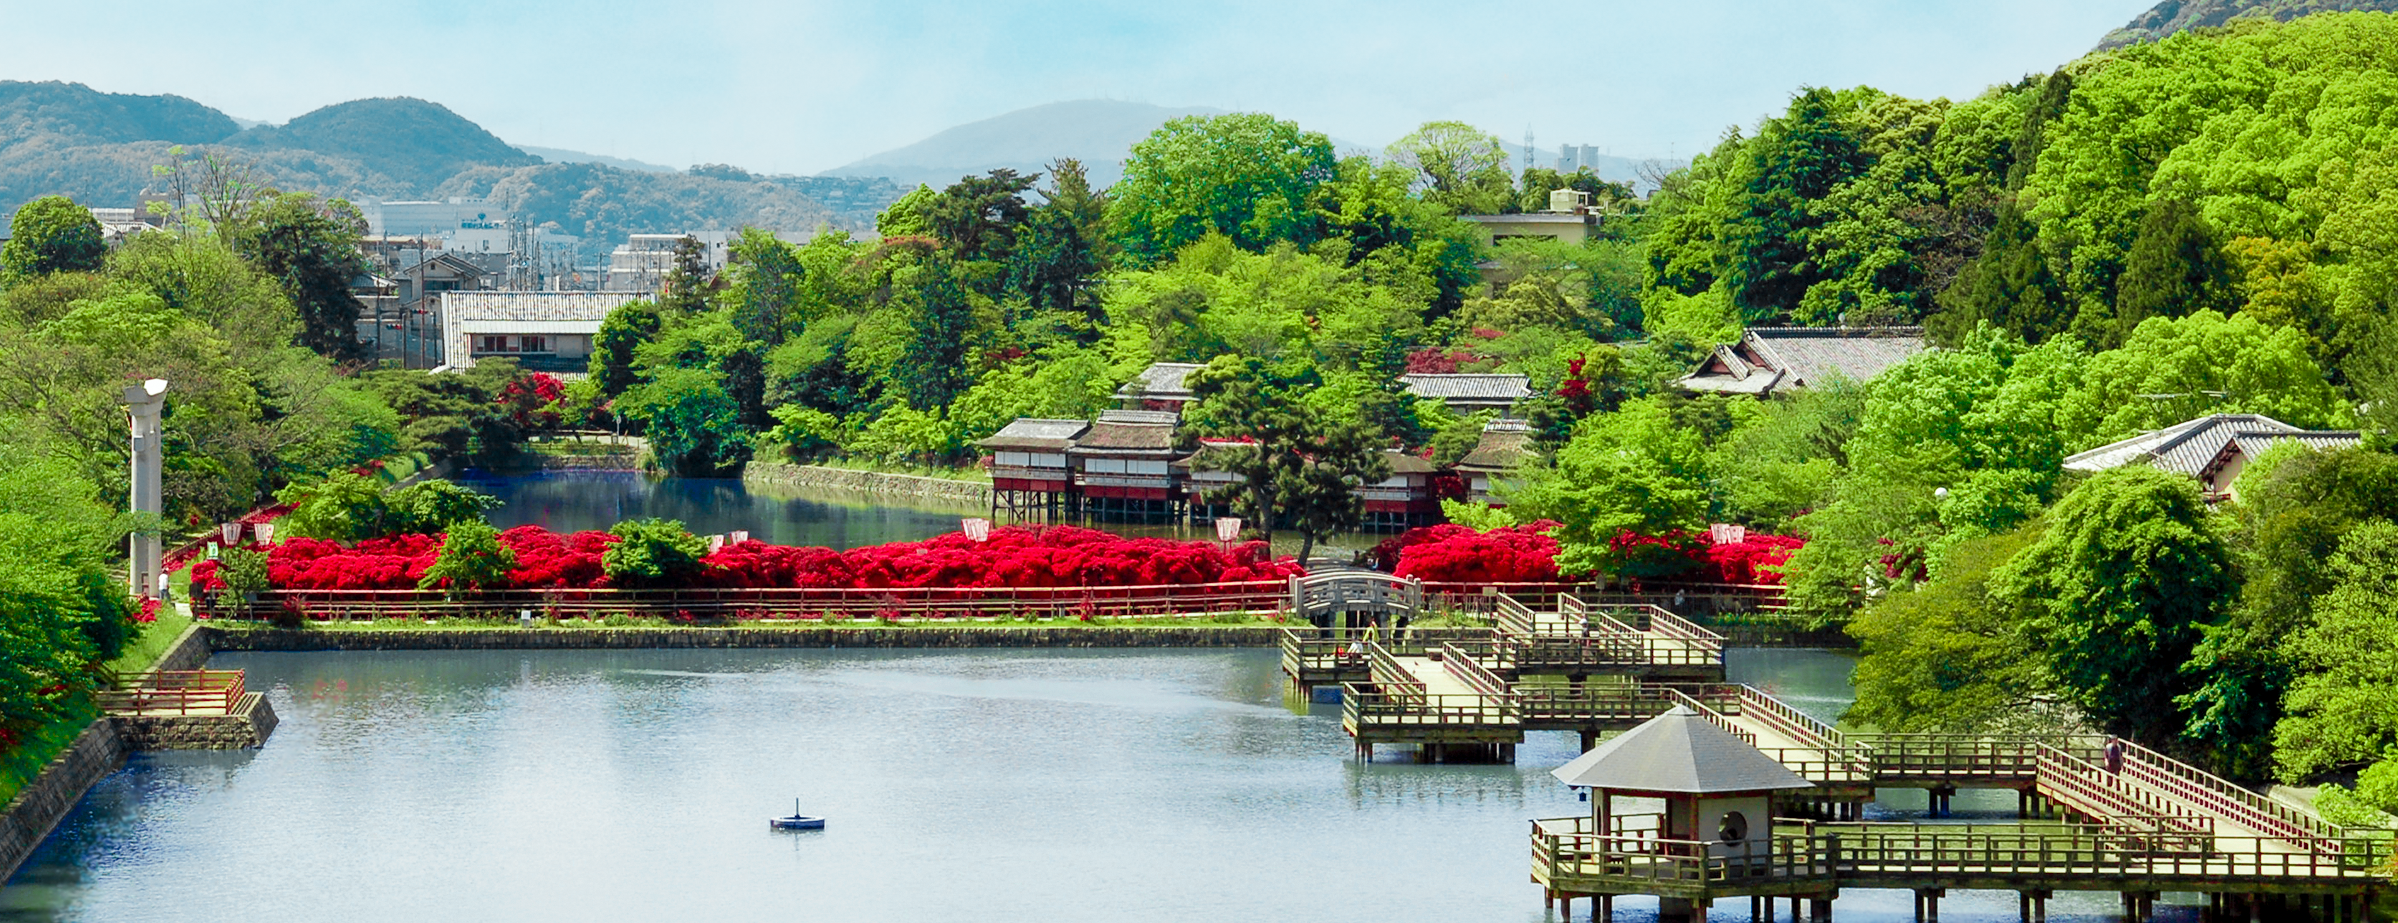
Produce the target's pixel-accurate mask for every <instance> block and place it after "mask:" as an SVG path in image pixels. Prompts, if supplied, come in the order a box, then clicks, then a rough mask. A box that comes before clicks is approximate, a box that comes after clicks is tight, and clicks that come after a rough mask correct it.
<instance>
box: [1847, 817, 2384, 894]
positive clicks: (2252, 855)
mask: <svg viewBox="0 0 2398 923" xmlns="http://www.w3.org/2000/svg"><path fill="white" fill-rule="evenodd" d="M1813 829H1814V830H1815V832H1816V833H1817V834H1818V835H1819V836H1828V837H1831V838H1835V839H1837V841H1838V843H1839V856H1838V858H1837V860H1836V863H1835V864H1836V867H1837V869H1838V872H1839V876H1840V877H1841V878H1843V879H1851V878H1872V877H1899V876H1916V877H1922V876H1937V875H1940V874H1944V873H1945V874H1957V875H1975V876H1993V875H2002V876H2008V877H2019V878H2024V879H2032V880H2039V879H2046V880H2047V881H2049V882H2069V881H2070V880H2071V879H2073V878H2075V877H2077V876H2092V877H2096V878H2100V879H2102V880H2103V879H2109V878H2119V877H2146V878H2178V879H2183V880H2188V881H2193V882H2219V881H2223V880H2225V879H2233V878H2286V879H2311V880H2321V879H2369V878H2373V877H2375V876H2376V875H2377V872H2376V869H2377V868H2379V867H2380V866H2381V865H2382V864H2385V863H2387V862H2388V861H2389V855H2390V853H2389V845H2388V844H2387V843H2386V842H2380V843H2379V844H2378V845H2375V844H2374V843H2373V842H2371V841H2358V842H2356V843H2353V844H2350V845H2352V846H2353V847H2354V848H2353V849H2351V850H2347V851H2336V852H2330V853H2325V852H2318V851H2315V850H2311V849H2299V848H2294V847H2295V846H2296V845H2297V844H2295V843H2293V842H2292V841H2290V840H2288V839H2284V838H2279V837H2230V836H2217V837H2211V838H2208V839H2207V841H2206V843H2205V845H2204V847H2203V848H2189V846H2188V844H2176V843H2174V842H2173V841H2172V840H2171V839H2170V838H2166V839H2160V838H2159V837H2157V836H2155V835H2153V834H2148V833H2136V832H2123V831H2119V830H2111V829H2098V830H2092V829H2089V828H2072V829H2069V830H2067V831H2064V832H2057V831H2032V830H2020V829H2019V830H2016V831H2013V832H1997V831H1969V832H1960V831H1958V830H1957V828H1955V827H1944V826H1941V825H1929V824H1926V825H1917V824H1818V825H1815V826H1814V827H1813Z"/></svg>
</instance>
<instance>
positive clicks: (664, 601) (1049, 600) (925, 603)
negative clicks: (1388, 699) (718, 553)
mask: <svg viewBox="0 0 2398 923" xmlns="http://www.w3.org/2000/svg"><path fill="white" fill-rule="evenodd" d="M218 595H219V596H220V597H221V596H222V595H223V594H218ZM1290 595H1291V594H1290V592H1289V588H1288V584H1287V583H1286V582H1285V581H1280V580H1274V581H1243V582H1238V583H1202V584H1161V585H1153V586H1114V587H880V588H873V589H851V588H833V587H716V588H694V589H676V590H630V589H540V590H477V591H472V592H469V593H466V594H464V595H463V597H461V598H451V597H450V596H449V595H448V594H447V593H446V592H444V591H441V590H272V591H268V592H265V593H261V594H259V597H258V602H256V603H254V604H246V605H245V604H234V603H228V602H225V601H223V600H221V599H219V600H209V601H204V604H203V605H202V607H201V609H202V614H203V615H207V616H209V617H214V618H234V619H257V618H266V617H269V616H274V615H276V614H278V613H294V614H297V615H299V616H301V617H303V618H313V619H377V618H403V617H405V618H438V617H444V616H462V615H476V616H490V615H494V614H502V615H511V616H512V615H514V614H516V613H518V612H520V611H528V610H529V611H532V612H534V613H537V614H539V615H541V616H543V617H546V618H597V617H604V616H608V615H615V614H628V615H658V616H702V617H722V618H733V619H752V618H772V619H852V618H857V619H864V618H886V617H893V618H908V619H926V618H932V619H940V618H991V617H999V616H1014V617H1025V618H1062V619H1077V618H1093V619H1099V618H1127V617H1159V616H1175V615H1200V614H1205V613H1220V612H1282V611H1286V610H1287V609H1288V608H1289V605H1290V601H1291V600H1290Z"/></svg>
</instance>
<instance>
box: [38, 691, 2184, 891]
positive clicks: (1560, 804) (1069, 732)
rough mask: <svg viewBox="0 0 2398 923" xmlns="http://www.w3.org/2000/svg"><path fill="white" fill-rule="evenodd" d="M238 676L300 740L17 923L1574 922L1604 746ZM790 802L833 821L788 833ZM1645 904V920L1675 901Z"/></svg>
mask: <svg viewBox="0 0 2398 923" xmlns="http://www.w3.org/2000/svg"><path fill="white" fill-rule="evenodd" d="M1847 662H1848V659H1847V658H1846V657H1843V656H1842V655H1838V654H1832V653H1827V652H1821V651H1741V652H1735V654H1734V655H1733V658H1732V663H1731V671H1732V674H1733V678H1734V679H1736V680H1740V681H1745V682H1750V683H1754V684H1757V685H1760V686H1764V687H1766V688H1769V689H1774V690H1776V691H1777V692H1781V693H1785V694H1789V695H1792V696H1793V697H1797V698H1801V699H1822V700H1825V701H1826V702H1828V703H1831V704H1829V705H1825V706H1823V707H1824V708H1826V709H1827V710H1825V711H1817V706H1814V705H1810V706H1807V707H1808V708H1809V710H1810V712H1811V713H1816V714H1818V715H1819V716H1823V717H1827V718H1828V717H1833V716H1836V713H1837V711H1838V702H1839V701H1840V700H1842V699H1844V698H1845V694H1846V677H1847V668H1846V664H1847ZM211 666H217V667H226V668H243V669H247V670H249V671H250V672H249V681H250V684H251V685H252V686H253V688H260V689H264V690H267V694H268V695H269V696H270V698H272V700H273V702H274V705H275V708H276V711H277V712H278V713H280V714H281V715H282V716H283V724H282V726H281V728H280V729H279V730H278V731H277V732H276V734H275V738H274V740H273V742H272V743H271V744H269V745H268V746H267V747H266V748H265V749H263V750H259V751H254V752H246V753H221V754H218V753H197V754H188V753H187V754H147V755H141V756H137V757H135V759H134V760H133V761H132V762H131V763H130V764H129V765H128V766H127V768H126V769H125V771H123V772H120V773H117V774H116V775H113V776H111V777H109V778H108V779H107V780H106V781H104V782H103V783H102V784H101V785H100V786H98V787H97V788H95V789H94V790H93V792H92V794H91V795H89V796H88V797H86V798H85V799H84V801H83V802H82V803H81V804H80V805H78V807H77V808H76V810H75V812H74V813H73V814H72V815H70V816H69V817H68V819H67V820H66V821H65V822H64V823H63V824H61V826H60V827H59V830H58V832H57V833H55V834H53V835H52V836H51V837H50V838H49V839H48V840H47V841H46V842H45V843H44V844H43V845H42V847H41V848H40V850H38V851H37V852H36V853H35V855H34V856H33V858H32V859H31V860H30V861H29V862H28V863H27V864H26V866H25V868H23V869H22V870H20V871H19V872H18V873H17V875H16V876H15V877H14V878H13V879H11V880H10V881H9V886H8V887H7V888H6V889H5V890H0V921H13V920H24V921H37V920H38V921H123V920H136V921H138V920H197V921H212V920H268V921H283V920H288V921H320V920H344V921H352V920H359V921H373V920H425V919H476V920H482V919H525V920H552V919H576V920H783V919H790V918H803V919H811V920H844V921H845V920H886V919H901V918H906V917H912V916H918V915H923V914H927V913H966V914H971V915H972V916H974V917H977V918H982V919H992V920H1034V919H1039V920H1127V919H1151V918H1163V919H1168V920H1175V919H1211V920H1212V919H1261V920H1308V921H1342V920H1357V921H1366V920H1373V921H1389V920H1409V921H1418V920H1425V921H1436V920H1476V921H1488V920H1499V921H1507V920H1517V921H1526V923H1530V921H1542V920H1554V917H1553V916H1549V915H1545V914H1544V913H1543V911H1542V909H1541V901H1540V894H1539V892H1538V890H1537V889H1536V888H1534V887H1532V886H1530V885H1528V884H1526V883H1525V878H1524V876H1525V871H1526V868H1525V863H1526V861H1527V859H1528V856H1527V852H1526V848H1525V838H1524V837H1525V832H1526V821H1527V820H1528V819H1530V818H1534V817H1558V816H1567V815H1573V814H1579V813H1581V812H1583V811H1586V810H1588V806H1587V805H1585V804H1583V803H1581V802H1579V801H1577V800H1576V799H1575V798H1574V795H1573V793H1572V792H1570V791H1569V790H1567V789H1565V788H1564V787H1563V786H1560V785H1558V784H1557V783H1556V781H1555V780H1554V779H1553V778H1551V777H1550V776H1549V774H1548V770H1550V769H1552V768H1555V767H1556V766H1558V765H1561V764H1563V763H1564V762H1565V761H1566V760H1568V759H1571V758H1572V757H1573V756H1574V754H1575V747H1576V739H1575V737H1574V735H1572V734H1566V733H1545V732H1544V733H1534V734H1531V735H1528V739H1527V740H1526V741H1525V743H1524V744H1523V745H1522V746H1521V747H1520V748H1519V749H1518V751H1517V752H1518V762H1517V764H1516V765H1513V766H1456V765H1416V764H1414V763H1412V762H1409V761H1407V760H1406V758H1405V756H1404V754H1402V753H1392V752H1389V751H1386V755H1385V757H1384V759H1383V760H1381V761H1378V762H1374V763H1358V762H1356V761H1354V760H1353V759H1351V758H1350V753H1351V748H1350V746H1349V741H1348V739H1347V737H1346V736H1345V735H1343V733H1342V732H1341V729H1340V723H1339V718H1338V714H1339V708H1338V706H1324V705H1319V706H1317V707H1315V709H1314V711H1313V713H1312V714H1308V715H1294V714H1292V713H1290V712H1288V711H1286V710H1285V709H1283V708H1281V707H1280V705H1279V703H1280V700H1281V676H1280V673H1279V663H1278V655H1277V653H1276V652H1274V651H1265V650H1244V651H1047V650H1044V651H1034V650H1014V651H942V652H924V651H542V652H530V653H527V652H502V651H481V652H462V653H428V652H393V653H347V654H329V653H318V654H228V655H222V656H219V657H218V658H217V659H216V660H215V662H213V663H212V664H211ZM795 796H796V797H798V798H799V799H800V801H801V805H800V806H801V807H802V808H804V809H805V810H806V811H807V812H809V813H820V814H823V815H826V816H828V817H829V818H830V819H831V824H830V827H829V829H827V830H825V831H823V832H822V833H808V834H788V833H783V834H778V833H771V832H768V831H767V830H766V829H765V824H764V823H763V821H764V819H765V818H766V817H767V816H768V815H770V814H774V813H778V812H787V811H789V810H790V808H791V807H792V799H793V798H794V797H795ZM1894 796H1895V797H1898V798H1903V797H1905V796H1904V795H1897V794H1895V793H1894ZM1914 797H1915V798H1916V799H1917V806H1916V807H1917V809H1918V810H1920V807H1921V805H1920V798H1921V796H1920V795H1915V796H1914ZM1958 805H1959V807H1960V808H1965V807H1966V806H1967V799H1966V797H1964V796H1960V797H1959V799H1958ZM1884 809H1885V810H1888V811H1891V812H1894V813H1896V812H1902V811H1903V810H1904V806H1903V804H1890V805H1886V806H1885V808H1884ZM2112 900H2113V898H2112V896H2111V895H2097V894H2094V895H2059V898H2058V900H2057V901H2056V902H2055V903H2052V904H2051V911H2050V912H2051V914H2052V915H2053V916H2054V917H2055V918H2056V919H2058V920H2059V921H2060V923H2064V921H2077V920H2090V921H2097V920H2108V919H2112V917H2113V912H2114V907H2115V905H2114V904H2113V903H2112ZM1583 906H1587V905H1583ZM1617 908H1618V916H1619V918H1620V919H1622V920H1625V921H1629V923H1648V921H1653V920H1654V918H1655V913H1656V904H1655V901H1653V900H1645V899H1638V898H1626V899H1624V900H1621V901H1619V902H1618V904H1617ZM1941 910H1942V913H1943V916H1944V918H1946V919H1950V920H1955V921H1989V923H1996V921H2001V920H2011V919H2013V915H2014V913H2015V903H2014V897H2013V895H2012V894H2010V893H2003V892H1991V893H1981V892H1952V893H1951V894H1950V896H1949V898H1948V899H1947V900H1945V901H1943V903H1942V906H1941ZM1745 911H1746V903H1745V902H1744V901H1738V900H1733V901H1725V902H1723V903H1721V904H1719V905H1718V907H1717V911H1716V912H1717V914H1719V915H1722V916H1725V917H1726V918H1729V917H1732V916H1739V915H1742V914H1745ZM1911 911H1912V906H1911V903H1910V899H1909V897H1908V895H1906V894H1905V892H1878V891H1864V890H1857V889H1847V890H1844V891H1843V892H1842V896H1841V899H1840V901H1839V904H1838V905H1837V908H1836V913H1837V915H1838V918H1839V919H1840V920H1842V921H1847V920H1864V921H1874V923H1896V921H1903V920H1907V919H1910V918H1911ZM2168 911H2169V909H2168V908H2164V907H2160V913H2165V912H2168ZM2185 911H2186V907H2185V908H2171V909H2170V911H2169V912H2172V913H2176V914H2183V913H2184V912H2185Z"/></svg>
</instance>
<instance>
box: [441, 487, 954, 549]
mask: <svg viewBox="0 0 2398 923" xmlns="http://www.w3.org/2000/svg"><path fill="white" fill-rule="evenodd" d="M457 481H458V483H460V484H463V485H465V486H468V487H472V488H474V489H476V490H479V491H482V492H484V493H487V494H490V495H492V496H494V497H497V498H499V500H500V504H501V505H500V507H499V508H498V509H495V510H492V511H491V514H490V515H491V522H492V524H493V525H496V526H499V527H500V528H502V529H507V528H513V527H516V526H526V525H533V526H542V527H545V528H548V529H550V530H552V531H557V532H575V531H580V530H584V529H597V530H606V529H607V528H608V527H609V526H612V525H615V524H617V523H619V522H622V521H624V520H627V519H639V518H644V517H656V518H660V519H676V520H681V521H682V523H683V525H685V526H688V527H689V528H690V529H691V531H693V532H696V533H699V534H701V535H708V534H711V533H720V532H733V531H736V530H744V529H746V530H748V531H749V533H750V537H752V538H756V539H758V540H760V541H766V542H772V543H774V544H778V545H822V546H825V547H829V548H855V547H857V546H860V545H877V544H881V543H884V542H911V541H916V540H919V539H925V538H930V537H932V536H935V535H939V534H941V533H944V532H955V531H957V529H958V520H959V519H960V518H963V517H966V516H977V515H982V512H983V511H982V510H980V509H979V508H976V507H973V506H962V505H957V504H948V505H944V504H938V503H926V502H921V501H911V502H909V503H898V502H895V501H894V500H892V499H891V498H884V497H877V496H872V495H868V494H862V493H855V492H849V491H809V490H802V489H797V488H781V487H769V486H751V485H748V484H744V483H742V481H741V480H740V479H739V478H651V477H645V476H643V475H641V474H639V473H637V472H632V471H547V472H542V473H539V474H521V475H497V474H491V473H488V472H483V471H476V470H471V469H470V470H468V471H466V472H465V473H464V474H462V475H460V476H459V477H458V478H457Z"/></svg>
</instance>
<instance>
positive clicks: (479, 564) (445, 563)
mask: <svg viewBox="0 0 2398 923" xmlns="http://www.w3.org/2000/svg"><path fill="white" fill-rule="evenodd" d="M447 531H448V534H446V535H444V536H442V539H441V554H440V555H438V556H437V557H435V558H434V559H433V566H431V567H427V568H425V576H424V578H423V579H422V580H421V581H419V582H418V583H417V588H419V589H428V590H429V589H434V588H440V589H442V590H444V591H446V592H448V593H449V594H450V595H451V596H452V597H453V598H454V597H457V596H459V595H461V594H463V593H465V592H466V591H468V590H480V589H483V588H485V587H496V586H505V585H507V583H508V571H509V570H511V569H513V568H515V567H516V552H515V551H513V550H511V549H509V547H508V546H506V545H503V544H501V543H500V533H499V530H497V529H494V528H492V527H491V524H490V523H487V522H484V521H483V520H481V519H468V520H464V521H460V522H454V523H451V524H450V525H449V528H448V530H447Z"/></svg>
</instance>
